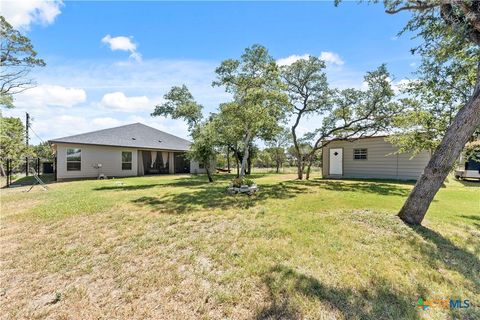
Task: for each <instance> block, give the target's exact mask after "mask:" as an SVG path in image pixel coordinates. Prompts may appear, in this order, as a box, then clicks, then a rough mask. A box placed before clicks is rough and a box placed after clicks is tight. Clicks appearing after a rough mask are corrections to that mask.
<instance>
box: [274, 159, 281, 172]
mask: <svg viewBox="0 0 480 320" xmlns="http://www.w3.org/2000/svg"><path fill="white" fill-rule="evenodd" d="M275 172H276V173H280V162H279V161H277V169H276V171H275Z"/></svg>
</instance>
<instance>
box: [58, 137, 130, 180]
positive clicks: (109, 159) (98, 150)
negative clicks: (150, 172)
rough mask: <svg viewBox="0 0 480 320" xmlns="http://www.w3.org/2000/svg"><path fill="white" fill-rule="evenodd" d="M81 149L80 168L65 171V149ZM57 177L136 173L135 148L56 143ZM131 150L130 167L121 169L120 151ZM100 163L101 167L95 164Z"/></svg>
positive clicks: (128, 174) (59, 178) (115, 175)
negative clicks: (129, 168)
mask: <svg viewBox="0 0 480 320" xmlns="http://www.w3.org/2000/svg"><path fill="white" fill-rule="evenodd" d="M69 148H79V149H81V170H80V171H67V149H69ZM56 150H57V179H58V180H63V179H74V178H96V177H98V175H99V174H102V173H103V174H105V175H106V176H108V177H128V176H136V175H137V155H138V152H137V149H133V148H123V147H109V146H95V145H85V144H63V143H61V144H57V146H56ZM123 151H130V152H132V169H131V170H122V152H123ZM99 163H101V164H102V168H100V169H97V168H95V166H96V165H97V164H99Z"/></svg>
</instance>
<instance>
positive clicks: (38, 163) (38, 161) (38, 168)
mask: <svg viewBox="0 0 480 320" xmlns="http://www.w3.org/2000/svg"><path fill="white" fill-rule="evenodd" d="M37 174H38V175H40V158H37Z"/></svg>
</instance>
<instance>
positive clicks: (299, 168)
mask: <svg viewBox="0 0 480 320" xmlns="http://www.w3.org/2000/svg"><path fill="white" fill-rule="evenodd" d="M297 175H298V180H302V179H303V161H302V156H297Z"/></svg>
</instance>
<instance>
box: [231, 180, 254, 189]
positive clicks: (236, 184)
mask: <svg viewBox="0 0 480 320" xmlns="http://www.w3.org/2000/svg"><path fill="white" fill-rule="evenodd" d="M254 184H255V182H254V181H253V180H252V179H248V178H235V179H233V180H232V187H235V188H240V187H241V186H244V185H247V186H249V187H250V186H252V185H254Z"/></svg>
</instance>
